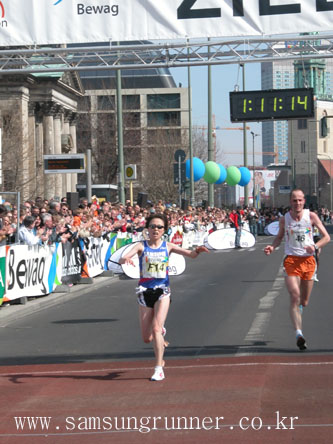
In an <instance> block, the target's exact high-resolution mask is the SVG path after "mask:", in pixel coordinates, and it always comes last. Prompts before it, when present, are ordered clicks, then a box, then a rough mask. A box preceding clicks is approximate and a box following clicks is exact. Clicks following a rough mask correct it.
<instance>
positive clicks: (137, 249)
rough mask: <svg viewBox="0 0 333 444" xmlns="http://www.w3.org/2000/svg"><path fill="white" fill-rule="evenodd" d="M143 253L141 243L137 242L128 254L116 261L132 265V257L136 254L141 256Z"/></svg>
mask: <svg viewBox="0 0 333 444" xmlns="http://www.w3.org/2000/svg"><path fill="white" fill-rule="evenodd" d="M142 252H143V245H142V242H138V243H137V244H136V245H134V247H133V248H131V249H130V251H129V252H128V253H126V254H125V255H124V256H123V257H121V258H120V259H119V261H118V263H119V264H120V265H121V264H131V265H134V262H133V260H132V257H133V256H135V255H136V254H137V255H138V256H141V254H142Z"/></svg>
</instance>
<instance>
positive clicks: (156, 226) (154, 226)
mask: <svg viewBox="0 0 333 444" xmlns="http://www.w3.org/2000/svg"><path fill="white" fill-rule="evenodd" d="M149 228H151V229H152V230H154V229H155V228H158V229H159V230H162V228H164V225H156V224H151V225H149Z"/></svg>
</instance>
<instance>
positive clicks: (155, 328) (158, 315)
mask: <svg viewBox="0 0 333 444" xmlns="http://www.w3.org/2000/svg"><path fill="white" fill-rule="evenodd" d="M169 306H170V297H164V298H162V299H160V300H159V301H157V302H156V304H155V306H154V317H153V320H152V335H153V339H154V351H155V358H156V365H158V366H161V367H163V365H164V361H163V355H164V348H165V347H164V337H163V335H162V328H163V326H164V324H165V320H166V317H167V314H168V310H169Z"/></svg>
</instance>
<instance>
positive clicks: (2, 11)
mask: <svg viewBox="0 0 333 444" xmlns="http://www.w3.org/2000/svg"><path fill="white" fill-rule="evenodd" d="M0 11H1V18H4V17H5V7H4V5H3V3H2V2H1V1H0Z"/></svg>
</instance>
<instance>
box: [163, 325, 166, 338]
mask: <svg viewBox="0 0 333 444" xmlns="http://www.w3.org/2000/svg"><path fill="white" fill-rule="evenodd" d="M165 335H166V328H165V327H162V336H163V337H164V336H165Z"/></svg>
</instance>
